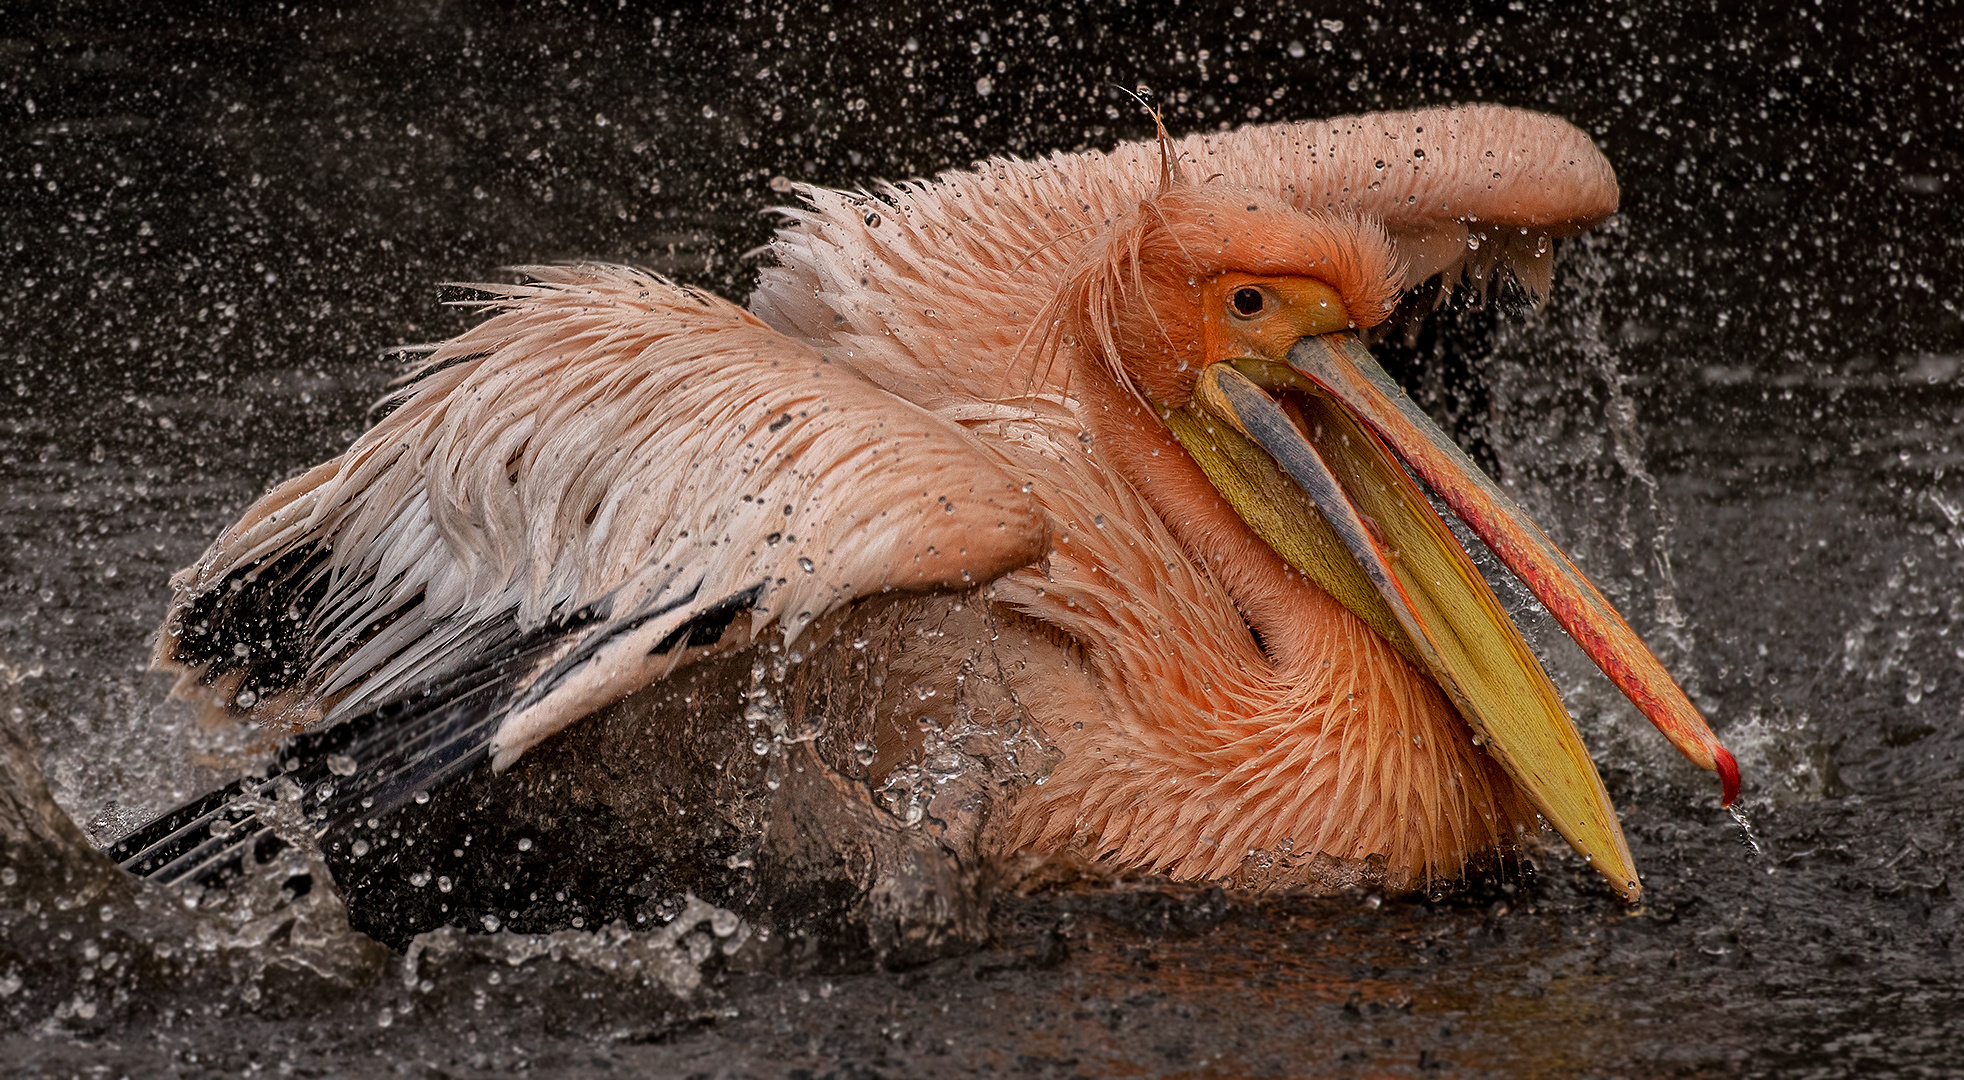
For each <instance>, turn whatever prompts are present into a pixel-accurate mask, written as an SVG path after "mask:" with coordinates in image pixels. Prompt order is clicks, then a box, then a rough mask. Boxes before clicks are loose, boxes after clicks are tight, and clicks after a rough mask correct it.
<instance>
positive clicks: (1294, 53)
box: [1289, 41, 1309, 60]
mask: <svg viewBox="0 0 1964 1080" xmlns="http://www.w3.org/2000/svg"><path fill="white" fill-rule="evenodd" d="M1308 54H1309V47H1308V46H1306V45H1304V44H1303V43H1302V42H1300V41H1291V42H1290V43H1289V58H1290V59H1292V60H1301V59H1302V58H1303V57H1304V56H1306V55H1308Z"/></svg>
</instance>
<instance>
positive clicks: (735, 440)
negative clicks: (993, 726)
mask: <svg viewBox="0 0 1964 1080" xmlns="http://www.w3.org/2000/svg"><path fill="white" fill-rule="evenodd" d="M527 272H528V273H529V274H530V275H531V276H532V277H533V278H534V281H533V282H532V283H531V284H527V285H521V286H487V287H484V288H485V290H486V291H487V292H489V293H491V294H492V296H493V298H492V299H490V300H488V301H486V306H487V307H489V308H490V309H491V311H492V312H493V313H494V314H493V315H492V317H491V318H489V319H487V320H486V321H484V322H483V323H481V324H479V325H478V326H476V327H474V328H473V329H471V330H470V331H468V332H466V333H465V334H463V335H462V336H460V337H458V338H455V339H453V340H451V341H449V342H446V343H444V344H443V345H442V346H441V347H439V348H438V349H437V351H436V352H435V353H434V354H433V355H432V356H431V357H430V358H429V361H428V363H427V364H426V365H425V366H424V367H423V369H422V371H421V373H420V374H419V375H418V377H417V378H416V381H415V382H414V383H413V384H411V385H410V386H409V387H408V388H407V389H406V390H405V391H403V393H402V394H401V395H400V404H399V406H398V407H397V408H396V409H395V411H394V412H392V413H391V414H389V415H388V416H387V417H386V418H385V419H384V420H383V421H382V422H381V423H379V424H377V425H376V426H375V427H374V428H373V429H372V430H370V431H369V432H367V433H366V434H364V435H363V436H362V437H361V438H360V439H358V440H357V441H356V443H355V444H354V445H353V446H352V447H350V448H349V450H348V451H347V452H346V453H345V454H343V455H342V456H341V457H339V458H337V459H335V460H333V461H330V462H328V463H326V464H324V465H321V466H319V467H317V468H315V469H313V470H311V471H310V472H308V473H306V474H304V475H302V476H300V477H298V478H296V479H294V480H291V481H288V482H287V483H285V484H282V485H281V486H279V487H278V488H276V489H275V490H274V491H272V492H271V493H269V494H268V495H267V496H265V497H264V498H263V499H261V500H260V502H259V503H258V504H256V505H255V506H254V507H253V508H252V509H251V510H249V511H248V512H247V514H246V515H245V517H244V518H243V519H242V520H241V521H240V522H239V524H238V525H236V526H234V527H233V528H232V529H231V530H230V531H228V532H227V533H226V534H225V535H224V536H222V537H221V538H220V539H219V540H218V541H217V542H216V543H215V544H213V545H212V547H211V549H210V550H209V551H208V552H206V554H205V555H204V557H203V558H201V559H200V560H199V561H198V563H197V564H196V565H194V566H192V567H190V568H188V569H186V570H184V571H183V572H181V573H180V574H178V575H177V576H176V577H175V578H174V579H173V582H172V584H173V585H174V587H175V590H176V598H175V601H174V603H173V606H172V609H171V613H170V615H169V617H168V619H167V621H166V624H165V631H164V634H163V637H162V640H161V643H160V646H159V650H158V662H159V664H160V666H163V667H166V668H171V669H174V670H176V671H177V672H178V673H179V684H178V689H179V692H180V694H182V695H183V696H186V697H190V698H192V699H193V700H198V701H201V702H202V703H203V704H204V705H205V707H206V708H207V710H208V711H211V712H216V713H221V714H233V715H250V716H253V717H255V718H257V719H260V720H263V721H267V722H271V723H274V724H277V725H280V726H283V727H286V728H289V729H292V728H298V727H300V726H303V725H306V724H311V723H316V722H318V721H320V720H322V719H326V720H330V721H332V720H338V719H340V718H342V717H345V716H350V715H354V714H355V713H358V712H362V711H366V710H369V709H372V708H374V707H375V706H377V705H379V704H381V703H384V702H387V701H389V700H392V699H396V698H400V697H402V696H403V695H404V694H406V693H408V692H410V691H412V690H414V689H416V688H418V687H424V686H428V685H431V684H432V683H434V682H437V681H439V680H443V679H445V678H451V677H453V676H454V675H455V673H456V672H458V671H459V670H462V669H466V668H468V667H470V665H472V664H473V663H479V662H482V660H483V658H484V657H487V656H492V655H496V656H499V657H501V658H502V659H501V660H500V663H501V664H504V665H505V667H507V668H510V667H511V665H512V664H513V663H514V662H515V661H514V660H513V659H512V658H513V657H514V656H520V655H522V657H523V663H522V664H521V665H520V666H519V667H518V668H517V669H516V670H515V671H514V672H508V673H507V674H506V676H505V679H506V683H507V684H508V687H509V690H508V692H507V693H505V694H503V695H502V696H501V699H500V700H499V701H497V702H494V703H492V705H491V706H490V707H491V708H493V709H495V710H497V711H498V712H499V713H500V715H499V716H498V717H496V718H495V719H496V720H497V726H496V733H495V735H494V736H493V737H492V740H491V744H492V745H491V747H490V751H491V753H492V756H493V760H494V763H495V764H496V765H498V766H499V767H503V766H504V765H506V764H509V763H510V761H511V760H513V759H514V758H516V757H517V755H518V754H520V753H522V752H523V751H524V750H525V749H526V748H527V747H530V746H532V745H534V744H535V743H537V742H538V741H539V740H540V739H542V738H544V737H546V736H547V735H549V734H551V733H552V732H554V731H556V730H558V729H559V728H561V727H564V726H565V725H566V724H567V723H570V722H571V721H573V720H575V719H577V718H579V717H580V716H582V715H584V714H586V713H588V712H590V711H592V710H593V709H595V708H598V707H600V706H601V705H604V704H606V703H607V702H609V701H612V700H614V699H615V698H618V697H620V696H622V695H624V694H626V693H629V692H631V691H633V690H635V689H637V688H639V687H640V686H643V685H646V684H647V683H648V682H651V681H653V680H654V679H657V678H660V677H661V676H662V675H664V674H666V673H667V672H668V671H669V670H672V669H673V668H674V667H675V666H676V665H677V664H678V663H681V662H683V661H684V660H685V659H686V657H687V656H689V655H692V649H699V648H700V647H702V646H708V645H715V644H718V643H723V644H731V643H735V642H748V641H750V640H752V639H753V638H754V637H755V636H756V635H757V634H759V633H761V632H762V631H763V630H764V629H765V628H766V627H768V626H771V625H773V624H776V625H778V626H780V627H781V628H782V630H783V633H784V634H785V636H786V638H787V639H795V638H796V637H797V635H798V634H799V633H800V632H801V631H802V630H803V629H804V628H805V627H806V626H807V625H808V624H809V623H811V622H812V621H814V620H815V619H817V618H819V617H821V616H822V615H824V614H825V613H826V612H827V611H830V610H832V609H834V608H836V607H838V606H839V605H841V604H845V603H848V602H850V601H852V600H854V599H857V598H859V597H864V596H868V595H872V594H876V593H879V592H882V591H886V590H891V589H911V590H921V589H938V588H963V587H966V586H967V585H968V584H969V583H972V582H973V583H979V582H983V581H987V580H989V579H991V578H993V577H996V576H997V575H999V574H1001V573H1003V572H1005V571H1007V570H1009V569H1013V568H1015V567H1017V566H1021V565H1024V564H1026V563H1028V562H1031V561H1033V560H1034V559H1036V558H1037V557H1038V556H1039V554H1040V552H1041V551H1042V549H1043V546H1044V544H1045V535H1046V534H1045V526H1044V523H1043V518H1042V516H1041V514H1040V512H1039V511H1038V510H1037V508H1036V506H1035V504H1034V502H1033V501H1032V500H1031V499H1030V497H1029V496H1028V495H1027V494H1026V493H1024V492H1023V491H1022V490H1021V489H1020V487H1018V486H1017V485H1016V484H1015V483H1014V482H1012V480H1011V479H1010V477H1009V476H1008V475H1007V474H1006V473H1004V472H1003V471H1002V470H1001V469H1000V468H999V467H998V466H996V465H995V464H992V463H991V461H990V460H989V458H988V457H987V456H986V455H984V454H983V453H981V452H979V451H978V450H977V449H976V448H975V446H974V444H973V443H972V442H971V441H970V437H969V436H968V435H967V433H966V432H964V431H963V430H962V429H960V428H959V427H957V426H955V425H953V424H950V423H948V422H946V421H943V420H940V419H937V418H935V417H933V416H931V415H929V414H928V413H926V412H925V411H923V410H921V409H919V408H918V407H916V406H913V405H910V404H908V403H907V402H904V401H901V400H899V399H898V398H895V397H893V396H892V395H890V394H887V393H885V392H883V391H881V390H880V389H878V388H877V387H875V386H873V385H871V384H869V383H867V382H866V381H865V380H864V379H862V378H860V377H859V376H858V375H856V374H855V373H854V372H852V371H851V370H849V369H847V368H845V367H843V366H841V365H838V364H834V363H831V362H829V361H828V360H826V359H824V358H822V357H820V356H819V355H817V354H816V353H814V352H812V351H811V350H810V349H808V348H806V347H804V346H802V345H799V344H797V343H795V342H792V341H789V340H787V339H786V338H784V337H783V336H782V335H780V334H778V333H777V332H775V331H773V330H771V329H769V328H767V327H765V326H764V325H763V324H762V323H760V322H759V321H758V320H757V319H755V318H754V317H752V316H751V315H749V314H748V313H747V312H745V311H743V310H742V309H740V308H737V307H735V306H734V305H731V304H729V303H727V302H724V301H722V300H718V299H715V298H713V297H708V296H704V295H701V294H698V293H694V292H690V291H687V290H684V289H681V288H678V287H676V286H675V285H673V284H671V283H669V282H666V281H663V280H661V279H659V278H656V277H653V276H650V275H647V274H643V273H639V272H636V271H632V270H627V269H622V268H618V267H602V266H581V267H550V268H534V269H531V270H528V271H527ZM732 635H734V636H732ZM517 642H523V643H524V647H523V648H522V649H519V648H516V646H515V645H514V643H517Z"/></svg>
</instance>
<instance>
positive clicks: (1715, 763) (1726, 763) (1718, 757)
mask: <svg viewBox="0 0 1964 1080" xmlns="http://www.w3.org/2000/svg"><path fill="white" fill-rule="evenodd" d="M1712 767H1713V768H1714V769H1716V770H1717V771H1718V774H1719V783H1720V784H1722V785H1724V787H1725V792H1724V794H1723V795H1722V796H1721V797H1720V798H1719V805H1720V806H1731V805H1732V801H1733V800H1734V799H1737V798H1738V797H1739V763H1738V762H1737V761H1735V760H1733V757H1732V751H1730V750H1727V749H1726V748H1725V747H1723V746H1714V747H1712Z"/></svg>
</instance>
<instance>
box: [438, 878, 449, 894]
mask: <svg viewBox="0 0 1964 1080" xmlns="http://www.w3.org/2000/svg"><path fill="white" fill-rule="evenodd" d="M436 891H437V892H449V891H450V879H449V878H447V877H440V878H437V879H436Z"/></svg>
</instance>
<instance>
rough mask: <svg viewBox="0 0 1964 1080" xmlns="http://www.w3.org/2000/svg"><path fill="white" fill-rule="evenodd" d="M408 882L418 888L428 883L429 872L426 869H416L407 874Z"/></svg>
mask: <svg viewBox="0 0 1964 1080" xmlns="http://www.w3.org/2000/svg"><path fill="white" fill-rule="evenodd" d="M409 883H410V884H411V885H414V886H415V887H416V888H419V889H420V888H422V887H423V886H425V885H428V884H429V883H430V872H429V871H428V870H418V871H416V872H415V873H413V874H411V875H409Z"/></svg>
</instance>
